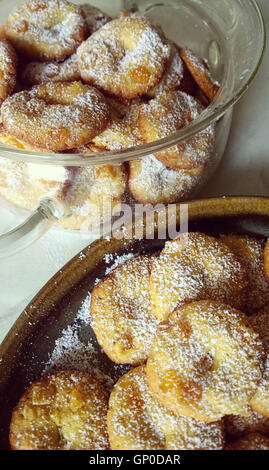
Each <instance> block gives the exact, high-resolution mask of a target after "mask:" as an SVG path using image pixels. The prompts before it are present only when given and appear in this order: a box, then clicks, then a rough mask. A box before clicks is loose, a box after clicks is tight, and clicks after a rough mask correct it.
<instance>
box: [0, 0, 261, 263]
mask: <svg viewBox="0 0 269 470" xmlns="http://www.w3.org/2000/svg"><path fill="white" fill-rule="evenodd" d="M19 3H23V2H22V1H20V0H11V1H10V0H9V1H7V0H1V2H0V15H1V21H2V22H4V20H5V18H6V17H7V15H8V14H9V12H10V10H11V9H12V8H14V6H15V5H17V4H19ZM74 3H78V4H79V3H85V1H84V0H82V1H74ZM90 3H91V4H92V5H95V6H97V7H98V8H100V9H102V10H103V11H105V12H107V13H108V14H110V15H111V16H116V15H117V14H118V13H119V11H120V10H122V9H124V10H128V11H140V12H141V13H144V14H146V15H147V16H149V17H151V18H152V19H153V20H154V21H155V22H157V23H158V24H160V25H161V26H162V29H163V30H164V33H165V35H166V36H167V37H168V38H169V39H171V40H173V41H174V42H175V43H177V44H178V45H180V46H183V47H189V48H191V49H192V50H193V51H194V52H195V53H196V54H197V55H198V56H200V57H203V58H205V59H206V60H207V62H208V64H209V67H210V71H211V74H212V76H213V78H214V79H216V80H217V81H218V82H219V83H220V90H219V92H218V93H217V95H216V97H215V98H214V100H213V101H212V102H211V103H210V104H209V106H208V107H207V108H206V109H205V111H204V112H203V113H202V114H201V115H199V117H198V118H197V119H195V120H194V121H193V122H192V123H191V124H189V125H188V126H187V127H185V128H183V129H181V130H179V131H177V132H176V133H174V134H173V135H170V136H169V137H166V138H164V139H161V140H158V141H155V142H153V143H149V144H145V145H140V146H139V147H132V148H128V149H126V150H120V151H110V152H98V153H89V154H87V155H85V154H82V153H81V154H80V153H56V154H55V153H54V154H50V153H41V152H40V153H37V152H34V151H32V150H25V149H19V148H15V147H12V146H9V145H5V144H0V155H1V157H0V196H1V201H0V203H1V204H5V203H6V204H8V206H9V207H10V208H11V209H12V210H15V213H16V211H17V208H19V207H21V208H24V209H27V210H30V211H33V210H34V212H33V213H32V214H31V215H30V217H29V218H28V219H27V220H26V221H25V222H24V223H23V224H21V225H20V226H19V227H17V228H16V229H14V230H12V231H11V232H9V233H6V234H4V235H1V228H0V256H7V255H9V254H11V253H14V252H16V251H18V250H19V249H21V248H23V247H25V246H27V245H29V244H30V243H32V242H33V241H34V240H35V239H37V238H39V237H40V236H41V235H42V234H43V233H45V231H47V230H48V229H49V228H50V227H51V226H52V225H53V224H54V223H56V224H58V225H59V226H60V227H63V228H65V229H71V230H80V231H82V232H84V231H86V232H94V230H95V229H96V227H97V226H98V227H99V226H100V225H101V224H104V222H105V221H106V220H108V219H111V215H112V216H113V214H114V215H115V214H118V215H119V214H120V211H121V210H122V203H124V204H127V205H129V206H131V207H132V208H133V207H134V205H135V204H136V203H142V204H148V205H149V204H151V205H154V203H156V204H160V203H161V204H162V203H163V204H168V203H177V202H181V201H184V200H186V199H189V198H192V197H193V196H195V195H196V194H197V193H198V192H199V190H200V189H201V187H202V186H204V185H205V184H206V182H207V181H208V179H209V178H210V177H211V176H212V174H213V173H214V171H215V169H216V167H217V165H218V164H219V162H220V159H221V157H222V155H223V153H224V149H225V146H226V143H227V139H228V135H229V131H230V126H231V118H232V108H233V105H234V104H235V103H236V102H237V101H238V100H239V98H240V97H241V96H242V94H243V93H244V92H245V91H246V90H247V88H248V87H249V85H250V84H251V82H252V80H253V79H254V77H255V75H256V73H257V71H258V69H259V66H260V64H261V61H262V56H263V52H264V47H265V30H264V24H263V19H262V15H261V13H260V10H259V8H258V6H257V4H256V2H255V0H222V1H221V2H216V1H215V0H165V1H164V2H160V1H158V2H157V1H154V0H136V1H132V0H122V1H120V0H117V1H115V0H114V1H113V2H111V1H109V0H102V1H100V0H98V1H94V0H93V1H91V2H90ZM212 124H214V125H215V126H216V140H215V145H214V150H213V151H212V155H211V158H210V162H209V164H208V165H206V168H205V169H204V170H203V172H202V174H200V175H199V177H192V178H189V176H188V177H187V178H186V177H185V175H184V174H182V178H181V177H180V178H181V179H180V182H178V180H177V183H175V180H176V179H177V177H178V176H175V174H174V173H175V172H174V171H173V170H171V169H169V168H166V167H164V165H162V164H157V165H156V164H155V163H156V159H155V158H154V154H156V153H157V152H160V151H161V150H164V149H167V148H170V147H173V146H174V145H176V144H178V143H179V142H185V141H186V140H187V139H189V138H191V137H193V136H195V135H197V134H199V133H200V132H201V131H203V130H204V129H207V128H208V126H209V125H212ZM139 160H141V165H140V168H144V173H143V172H142V173H141V174H140V173H138V175H136V181H137V183H135V184H138V185H139V188H140V194H141V188H142V190H144V192H143V197H141V198H140V197H139V196H138V197H137V196H135V197H134V194H136V191H132V190H131V188H132V184H131V183H130V178H131V177H130V167H129V165H131V166H133V165H134V166H135V165H136V162H138V161H139ZM153 160H154V162H155V163H154V165H153V164H152V161H153ZM130 162H131V163H130ZM104 165H105V167H104ZM108 165H109V166H108ZM104 168H105V170H104ZM96 172H97V173H98V175H99V173H100V172H101V180H100V179H98V184H97V185H96ZM118 173H120V177H121V180H120V179H119V178H118V179H117V184H115V181H114V180H115V178H114V177H115V175H118ZM93 175H94V176H93ZM98 178H99V176H98ZM143 178H144V179H143ZM33 181H34V189H33V184H32V183H33ZM74 181H75V182H76V184H73V182H74ZM164 181H165V185H167V184H170V185H171V184H172V185H174V186H175V188H176V190H175V188H173V190H171V191H170V192H169V191H168V196H167V195H166V193H167V191H165V190H164V189H163V187H164V186H165V185H164ZM70 185H71V186H72V185H73V186H72V191H71V192H72V196H71V197H69V196H68V197H66V188H70ZM96 186H97V187H98V189H97V190H96ZM85 187H87V194H85ZM55 188H56V189H55ZM59 188H60V190H59ZM63 188H64V189H63ZM136 189H137V188H136V187H135V190H136ZM165 189H167V186H165ZM96 191H97V193H98V197H97V199H98V204H99V205H100V201H101V204H102V210H101V213H100V211H99V212H98V211H97V212H98V213H97V212H96V204H92V202H93V201H94V198H92V197H89V194H91V196H92V194H93V193H94V192H96ZM130 193H132V194H131V195H130ZM63 194H64V196H63ZM97 209H98V210H99V209H100V207H99V206H98V207H97ZM98 233H100V231H98Z"/></svg>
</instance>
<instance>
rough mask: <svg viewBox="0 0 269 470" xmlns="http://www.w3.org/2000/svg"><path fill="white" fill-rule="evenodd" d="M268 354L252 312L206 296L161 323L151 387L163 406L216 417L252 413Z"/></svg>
mask: <svg viewBox="0 0 269 470" xmlns="http://www.w3.org/2000/svg"><path fill="white" fill-rule="evenodd" d="M263 359H264V351H263V347H262V343H261V341H260V339H259V336H258V334H257V333H255V331H254V330H253V329H252V328H251V326H250V324H249V323H248V320H247V317H246V316H245V315H244V314H243V313H242V312H240V311H239V310H235V309H233V308H232V307H229V306H227V305H225V304H222V303H220V302H216V301H206V300H205V301H200V302H193V303H189V304H187V305H184V306H183V307H181V308H179V309H177V310H175V311H174V312H173V313H172V314H171V315H170V316H169V317H168V319H167V321H166V322H163V323H161V324H160V325H159V327H158V330H157V333H156V335H155V337H154V340H153V343H152V347H151V350H150V354H149V358H148V361H147V365H146V371H147V378H148V382H149V387H150V389H151V391H152V393H153V394H154V395H155V396H156V398H157V399H158V400H159V401H160V402H161V403H162V404H163V405H164V406H166V407H168V408H170V409H171V410H172V411H173V412H175V413H177V414H180V415H182V416H189V417H191V418H194V419H197V420H199V421H204V422H213V421H217V420H219V419H221V418H222V417H223V416H225V415H227V414H234V415H238V414H240V415H242V416H245V415H247V414H248V404H249V402H250V400H251V398H252V397H253V395H254V393H255V391H256V388H257V385H258V383H259V381H260V379H261V377H262V371H263ZM246 377H247V380H246Z"/></svg>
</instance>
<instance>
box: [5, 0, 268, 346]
mask: <svg viewBox="0 0 269 470" xmlns="http://www.w3.org/2000/svg"><path fill="white" fill-rule="evenodd" d="M258 3H259V4H260V6H261V9H262V11H263V14H264V18H265V21H266V26H267V33H268V35H269V2H268V0H258ZM268 86H269V54H268V51H267V53H266V55H265V59H264V62H263V65H262V67H261V69H260V71H259V73H258V75H257V77H256V79H255V81H254V83H253V84H252V86H251V88H250V89H249V90H248V91H247V93H246V94H245V95H244V97H243V98H242V99H241V101H240V102H239V103H238V104H237V105H236V106H235V109H234V117H233V124H232V131H231V135H230V139H229V143H228V146H227V149H226V151H225V154H224V157H223V160H222V163H221V165H220V167H219V168H218V171H217V172H216V174H215V175H214V177H213V178H212V180H211V182H210V183H209V184H208V185H207V187H206V188H205V189H204V190H203V191H202V193H201V196H219V195H224V194H226V195H227V194H230V195H267V196H269V148H268V147H269V144H268V131H269V129H268V122H269V93H268ZM0 220H1V225H2V224H3V225H4V226H5V227H6V229H8V228H10V227H12V225H14V217H13V218H12V215H11V214H10V213H9V212H8V211H7V210H4V209H1V208H0ZM90 241H91V240H89V239H87V238H85V236H82V235H81V234H79V233H78V234H77V233H68V232H64V231H60V230H54V229H53V230H51V231H50V232H49V233H48V234H47V235H45V236H44V237H43V239H41V240H39V241H38V242H37V243H35V244H34V245H32V246H31V247H29V248H28V249H26V250H25V251H23V252H21V253H19V254H17V255H15V256H13V257H11V258H8V259H5V260H1V261H0V341H1V340H2V339H3V338H4V336H5V335H6V333H7V331H8V330H9V328H10V327H11V325H12V324H13V323H14V321H15V320H16V318H17V317H18V316H19V315H20V313H21V312H22V311H23V309H24V308H25V306H26V305H27V304H28V303H29V301H30V300H31V299H32V298H33V296H34V295H35V294H36V293H37V292H38V291H39V290H40V288H41V287H42V286H43V285H44V284H45V283H46V282H47V281H48V280H49V279H50V278H51V277H52V275H53V274H55V273H56V272H57V271H58V270H59V269H60V268H61V267H62V266H63V265H64V264H65V263H66V262H67V261H69V260H70V259H71V258H72V257H73V256H74V255H76V254H77V253H78V252H79V251H80V250H81V249H82V248H84V247H85V246H87V245H88V243H89V242H90Z"/></svg>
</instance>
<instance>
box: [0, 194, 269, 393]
mask: <svg viewBox="0 0 269 470" xmlns="http://www.w3.org/2000/svg"><path fill="white" fill-rule="evenodd" d="M184 204H187V205H188V211H189V221H192V222H193V221H195V220H196V219H197V220H200V219H204V218H207V217H229V216H236V215H238V216H244V215H245V216H247V215H255V216H258V215H261V216H269V197H268V196H222V197H212V198H206V199H196V200H193V201H186V202H184ZM181 205H182V203H178V204H176V207H177V221H178V223H179V221H180V206H181ZM165 210H166V214H167V207H166V209H165ZM133 227H134V225H133ZM156 227H157V224H156V222H155V225H154V229H156ZM135 242H137V239H134V238H131V239H127V240H125V242H123V241H122V240H116V239H115V238H113V237H111V238H110V239H109V240H108V239H106V238H105V237H102V238H99V239H98V240H96V241H94V242H92V243H91V244H89V245H88V246H87V247H85V248H84V249H83V250H81V251H80V252H79V253H78V254H77V255H75V256H74V257H73V258H72V259H71V260H70V261H69V262H68V263H66V264H65V265H64V266H63V267H62V268H61V269H60V270H59V271H58V272H57V273H56V274H55V275H54V276H53V277H52V278H51V279H49V280H48V282H47V283H46V284H45V285H44V286H43V287H42V288H41V289H40V290H39V292H38V293H37V294H36V295H35V296H34V298H33V299H32V300H31V301H30V303H29V304H28V305H27V307H26V308H25V309H24V310H23V312H22V313H21V314H20V315H19V317H18V318H17V320H16V321H15V323H14V324H13V325H12V327H11V329H10V330H9V332H8V333H7V335H6V336H5V338H4V340H3V341H2V343H1V344H0V393H1V390H2V389H3V388H5V386H6V383H7V382H8V380H9V379H10V377H11V374H12V368H13V365H14V358H15V356H18V355H19V353H20V350H21V348H22V347H23V344H24V342H25V340H26V339H27V337H29V336H30V335H32V334H34V331H35V329H36V328H38V326H39V323H40V322H41V321H42V319H43V318H45V317H47V315H49V313H50V311H51V309H52V308H53V305H55V304H57V303H58V302H60V300H61V299H62V298H63V297H64V296H65V295H66V294H67V293H68V292H69V290H70V289H71V288H74V287H75V286H76V285H77V284H78V283H79V282H80V281H81V280H82V279H83V277H84V276H85V275H86V274H87V273H88V272H90V269H94V267H96V266H97V265H98V262H97V263H95V266H94V261H92V262H91V258H92V259H94V257H96V256H98V254H99V256H100V255H101V254H103V255H104V254H105V253H116V252H117V251H119V250H120V249H122V248H123V247H124V243H125V246H126V244H127V246H130V247H131V245H132V244H134V243H135ZM93 253H94V254H95V256H94V257H92V256H91V255H92V254H93ZM99 262H100V260H99ZM91 263H92V266H91ZM60 284H61V289H55V286H56V285H60ZM37 311H38V316H37V318H35V317H36V315H35V313H36V312H37ZM15 353H16V354H15ZM12 359H13V360H12ZM7 365H8V369H7V368H6V366H7Z"/></svg>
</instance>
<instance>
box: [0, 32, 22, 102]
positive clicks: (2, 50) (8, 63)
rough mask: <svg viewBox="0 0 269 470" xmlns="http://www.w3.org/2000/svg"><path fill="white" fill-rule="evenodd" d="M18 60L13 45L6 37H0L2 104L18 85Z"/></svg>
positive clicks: (0, 90) (0, 91) (0, 92)
mask: <svg viewBox="0 0 269 470" xmlns="http://www.w3.org/2000/svg"><path fill="white" fill-rule="evenodd" d="M17 62H18V60H17V55H16V52H15V50H14V48H13V47H12V45H11V44H10V43H9V42H8V41H7V40H6V39H0V106H1V104H2V103H3V101H4V100H5V99H6V98H7V96H8V95H10V93H12V91H13V90H14V87H15V85H16V77H17Z"/></svg>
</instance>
